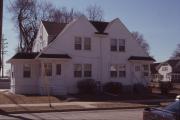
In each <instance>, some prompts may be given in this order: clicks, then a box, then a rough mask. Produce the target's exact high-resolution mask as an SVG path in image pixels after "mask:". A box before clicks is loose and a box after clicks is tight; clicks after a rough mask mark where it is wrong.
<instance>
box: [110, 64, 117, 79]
mask: <svg viewBox="0 0 180 120" xmlns="http://www.w3.org/2000/svg"><path fill="white" fill-rule="evenodd" d="M110 77H111V78H117V77H118V65H117V64H111V65H110Z"/></svg>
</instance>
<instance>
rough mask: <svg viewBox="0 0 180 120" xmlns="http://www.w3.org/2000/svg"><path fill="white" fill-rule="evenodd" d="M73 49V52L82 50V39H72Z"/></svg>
mask: <svg viewBox="0 0 180 120" xmlns="http://www.w3.org/2000/svg"><path fill="white" fill-rule="evenodd" d="M74 49H75V50H82V38H81V37H78V36H76V37H75V38H74Z"/></svg>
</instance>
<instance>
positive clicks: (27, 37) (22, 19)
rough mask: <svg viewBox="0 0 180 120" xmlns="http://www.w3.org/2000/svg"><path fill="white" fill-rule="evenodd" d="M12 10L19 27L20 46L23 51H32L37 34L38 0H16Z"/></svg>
mask: <svg viewBox="0 0 180 120" xmlns="http://www.w3.org/2000/svg"><path fill="white" fill-rule="evenodd" d="M9 10H10V12H11V13H13V17H12V18H13V20H14V21H15V25H16V27H18V29H19V39H20V41H19V47H20V50H21V52H31V49H32V46H33V42H34V40H35V38H36V34H37V30H38V28H37V13H36V0H32V1H29V0H15V1H14V2H13V3H12V5H11V7H10V8H9Z"/></svg>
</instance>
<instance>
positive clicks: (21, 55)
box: [11, 52, 39, 59]
mask: <svg viewBox="0 0 180 120" xmlns="http://www.w3.org/2000/svg"><path fill="white" fill-rule="evenodd" d="M38 54H39V53H38V52H33V53H22V52H21V53H16V54H15V55H14V56H13V57H12V58H11V59H34V58H36V56H37V55H38Z"/></svg>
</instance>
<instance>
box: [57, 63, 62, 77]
mask: <svg viewBox="0 0 180 120" xmlns="http://www.w3.org/2000/svg"><path fill="white" fill-rule="evenodd" d="M58 66H59V67H60V68H59V69H58ZM58 70H60V71H58ZM61 74H62V65H61V64H56V75H58V76H60V75H61Z"/></svg>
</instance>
